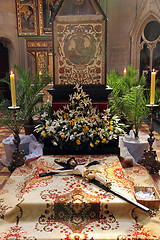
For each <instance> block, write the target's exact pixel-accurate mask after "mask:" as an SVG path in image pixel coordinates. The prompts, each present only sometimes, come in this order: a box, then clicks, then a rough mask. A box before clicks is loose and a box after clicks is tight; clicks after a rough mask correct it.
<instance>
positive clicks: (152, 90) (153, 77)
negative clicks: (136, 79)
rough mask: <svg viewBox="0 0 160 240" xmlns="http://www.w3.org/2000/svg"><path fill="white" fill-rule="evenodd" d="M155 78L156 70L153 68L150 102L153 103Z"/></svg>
mask: <svg viewBox="0 0 160 240" xmlns="http://www.w3.org/2000/svg"><path fill="white" fill-rule="evenodd" d="M155 80H156V72H155V71H154V69H153V72H152V73H151V94H150V104H154V99H155Z"/></svg>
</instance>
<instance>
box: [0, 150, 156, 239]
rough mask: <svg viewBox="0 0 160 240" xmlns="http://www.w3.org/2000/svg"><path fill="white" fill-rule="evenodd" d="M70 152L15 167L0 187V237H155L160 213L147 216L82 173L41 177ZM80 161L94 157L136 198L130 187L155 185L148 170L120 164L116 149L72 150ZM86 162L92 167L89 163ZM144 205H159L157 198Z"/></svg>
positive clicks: (107, 175)
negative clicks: (82, 152)
mask: <svg viewBox="0 0 160 240" xmlns="http://www.w3.org/2000/svg"><path fill="white" fill-rule="evenodd" d="M70 157H71V156H69V155H68V156H67V155H64V156H60V155H56V156H55V155H53V156H41V157H39V158H38V159H28V160H27V161H26V164H25V165H24V166H22V167H20V168H17V169H16V170H15V171H14V172H13V173H12V175H11V177H10V178H9V180H8V182H7V184H6V185H5V187H4V189H3V190H2V191H1V193H0V205H1V208H0V215H1V218H0V239H15V238H16V239H39V240H40V239H44V240H45V239H48V240H49V239H55V240H61V239H63V240H64V239H73V240H74V239H83V240H84V239H87V240H91V239H92V240H93V239H94V240H102V239H103V240H107V239H138V238H140V239H159V237H160V233H159V225H160V215H159V213H158V210H156V211H157V212H156V214H155V215H153V216H152V217H151V216H150V214H149V213H148V212H144V211H143V210H141V209H139V208H137V207H135V206H134V205H132V204H130V203H128V202H126V201H124V200H123V199H121V198H119V197H117V196H115V195H114V194H112V193H110V192H106V191H104V190H103V189H101V188H99V187H97V186H96V185H94V184H93V183H90V182H86V181H85V179H84V178H82V177H81V176H76V175H73V174H60V175H59V174H57V175H54V176H46V177H40V176H39V174H40V173H43V172H46V171H47V170H49V171H53V170H54V169H55V168H59V165H57V163H56V162H55V160H56V159H57V160H60V161H62V162H63V161H66V160H67V159H68V158H70ZM75 158H76V160H77V161H78V164H79V165H82V164H84V163H85V162H86V161H95V160H96V161H98V162H99V164H98V165H95V166H92V169H93V168H94V170H98V171H100V172H101V175H102V176H104V177H105V178H106V179H107V181H109V182H110V181H111V182H112V186H113V188H114V189H116V190H119V191H120V192H121V193H122V194H123V195H124V196H125V197H126V198H128V199H130V200H132V201H136V198H135V191H134V187H135V186H139V187H142V186H143V187H148V188H153V189H156V186H155V184H154V182H153V180H152V179H151V177H150V176H149V174H148V172H147V170H146V169H145V168H144V167H142V166H140V165H137V164H136V165H135V166H133V167H131V168H125V169H123V168H122V165H121V162H120V159H119V157H118V156H117V155H111V154H110V155H81V156H78V155H76V156H75ZM90 168H91V167H90ZM155 203H156V205H154V201H153V202H152V203H151V205H149V207H150V208H151V209H154V207H155V206H156V208H157V206H159V200H158V205H157V200H155Z"/></svg>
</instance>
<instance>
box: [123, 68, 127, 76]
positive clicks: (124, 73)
mask: <svg viewBox="0 0 160 240" xmlns="http://www.w3.org/2000/svg"><path fill="white" fill-rule="evenodd" d="M126 73H127V70H126V68H125V69H124V70H123V75H124V76H126Z"/></svg>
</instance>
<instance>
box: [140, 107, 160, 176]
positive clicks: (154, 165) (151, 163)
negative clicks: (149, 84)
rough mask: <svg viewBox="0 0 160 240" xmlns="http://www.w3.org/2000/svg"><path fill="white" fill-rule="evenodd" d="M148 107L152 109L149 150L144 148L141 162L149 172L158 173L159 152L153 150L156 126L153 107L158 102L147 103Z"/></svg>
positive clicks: (159, 164)
mask: <svg viewBox="0 0 160 240" xmlns="http://www.w3.org/2000/svg"><path fill="white" fill-rule="evenodd" d="M146 107H148V108H149V109H150V116H151V122H150V128H149V131H150V133H149V138H148V142H149V151H146V150H144V154H143V157H142V160H141V162H140V164H142V165H143V166H145V167H146V168H147V170H148V171H149V173H151V174H155V173H156V174H157V173H158V172H159V170H160V162H159V161H157V160H156V158H157V153H156V151H155V150H153V143H154V140H155V138H154V134H153V131H154V128H153V109H155V108H157V107H158V105H156V104H148V105H146Z"/></svg>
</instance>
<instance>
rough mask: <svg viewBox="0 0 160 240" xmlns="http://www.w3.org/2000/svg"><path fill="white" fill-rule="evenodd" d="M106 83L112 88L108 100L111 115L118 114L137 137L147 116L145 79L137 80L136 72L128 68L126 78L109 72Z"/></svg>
mask: <svg viewBox="0 0 160 240" xmlns="http://www.w3.org/2000/svg"><path fill="white" fill-rule="evenodd" d="M107 83H108V85H109V86H110V87H112V88H113V91H112V92H111V94H110V98H109V107H110V109H111V111H112V113H114V114H115V113H116V114H119V115H120V116H121V117H122V118H123V119H124V120H125V121H126V122H128V123H129V124H130V125H133V126H134V128H135V136H138V132H139V128H140V127H141V124H142V123H143V122H144V121H145V119H146V117H147V115H148V109H147V108H146V104H147V99H146V97H145V95H144V93H145V78H144V77H143V76H142V77H141V78H140V79H138V71H137V70H134V69H133V68H132V66H128V68H127V74H126V76H122V75H120V74H117V73H115V72H111V73H109V74H108V76H107Z"/></svg>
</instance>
